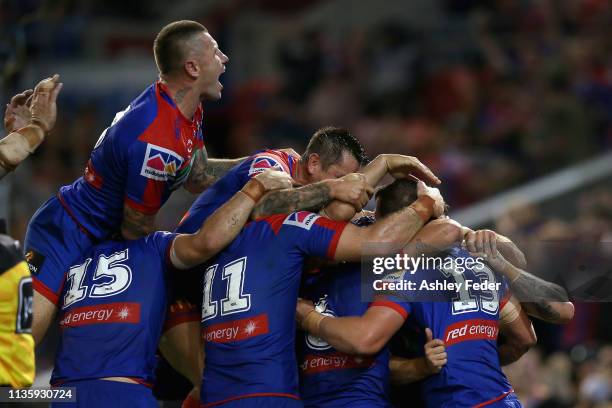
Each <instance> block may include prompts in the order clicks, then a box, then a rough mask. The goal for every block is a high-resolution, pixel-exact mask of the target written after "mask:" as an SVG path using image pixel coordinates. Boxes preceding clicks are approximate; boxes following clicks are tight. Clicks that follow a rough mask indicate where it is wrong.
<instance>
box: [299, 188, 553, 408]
mask: <svg viewBox="0 0 612 408" xmlns="http://www.w3.org/2000/svg"><path fill="white" fill-rule="evenodd" d="M414 197H415V195H414V183H413V182H410V181H407V180H397V181H395V182H394V183H392V184H390V185H389V186H387V187H385V188H383V189H382V190H381V191H380V193H379V194H378V196H377V215H378V216H379V217H385V216H387V215H388V214H390V213H393V211H396V210H397V209H398V208H401V205H402V204H405V203H407V202H410V201H411V200H412V199H414ZM383 219H384V218H383ZM440 224H442V225H444V224H446V225H444V228H445V229H446V230H447V232H445V233H444V234H443V236H442V239H441V240H440V239H432V237H428V235H431V234H438V235H440V234H439V232H440V231H439V228H440ZM449 227H450V228H449ZM449 231H450V232H449ZM470 234H472V235H471V236H469V237H468V240H469V241H470V245H474V242H475V241H478V242H479V244H478V246H479V247H482V246H483V245H482V242H481V241H484V239H483V237H482V236H480V237H476V236H475V235H473V234H475V233H473V232H470ZM479 235H482V234H479ZM461 236H462V229H461V228H460V226H458V225H453V223H452V222H450V221H447V220H435V221H432V222H430V223H429V224H428V225H427V226H425V227H424V228H423V229H422V230H421V231H420V232H419V234H417V236H416V237H415V240H419V241H420V243H424V244H426V248H428V250H431V249H434V250H435V251H439V250H440V249H445V247H447V248H448V252H447V254H448V255H449V256H452V257H455V258H459V257H461V258H466V257H468V256H469V254H468V253H467V252H466V251H465V250H462V249H461V248H459V247H457V243H458V242H460V239H461ZM432 242H434V243H435V244H434V245H433V246H432V245H431V244H432ZM441 244H442V245H441ZM416 249H417V248H410V249H407V250H406V251H407V252H409V253H410V252H411V251H414V250H416ZM418 250H419V251H421V250H422V246H420V249H418ZM415 254H416V252H415ZM483 255H484V253H483ZM500 257H501V255H500ZM502 259H503V258H502ZM500 262H501V261H500ZM508 269H509V270H511V269H510V268H508ZM484 272H485V269H483V270H478V271H476V272H474V270H467V269H466V271H465V272H463V274H462V275H461V276H463V279H462V280H464V281H467V280H468V279H469V277H472V280H473V281H477V282H479V281H480V278H479V276H480V275H482V274H483V273H484ZM489 272H491V271H490V270H489ZM453 274H454V272H452V271H450V272H449V273H448V274H447V275H446V278H445V279H446V280H449V279H455V277H454V275H453ZM392 276H393V278H394V279H400V278H402V279H408V280H412V281H414V282H415V283H416V282H418V279H421V281H424V280H426V281H435V280H440V279H444V276H443V275H441V274H440V272H439V271H437V270H418V271H416V273H415V274H414V275H412V274H409V273H408V274H407V273H400V274H394V275H392ZM487 276H488V278H489V280H490V281H494V280H495V275H493V274H492V273H487ZM498 281H499V279H498ZM501 281H502V282H503V278H502V279H501ZM417 286H418V285H417ZM504 292H505V289H502V291H501V292H499V293H497V292H496V293H494V292H492V291H475V290H471V291H469V292H462V293H461V295H462V297H461V298H460V299H453V300H454V301H452V302H451V301H446V302H440V301H438V302H432V301H426V302H423V300H428V299H423V298H421V299H418V300H420V301H418V302H406V301H405V299H404V300H402V298H401V297H390V298H389V299H386V300H383V301H376V302H373V303H372V304H371V305H370V307H369V308H368V310H367V311H366V312H365V313H364V314H363V316H356V317H342V318H337V319H332V318H330V317H329V314H328V317H326V316H324V315H323V314H320V313H318V312H317V311H316V310H315V309H314V308H313V307H312V306H311V305H308V304H307V303H306V302H301V303H300V306H299V307H298V319H299V320H300V321H301V322H302V325H303V326H304V328H305V329H306V330H307V331H308V333H310V336H312V337H310V338H311V339H312V338H316V337H320V338H322V339H323V340H324V341H325V342H327V343H329V344H330V345H331V346H333V347H334V348H335V349H336V350H338V351H339V352H343V353H348V354H357V355H370V354H373V353H378V352H379V351H380V350H381V349H382V348H383V347H384V345H385V344H386V343H387V342H388V340H389V339H390V338H391V336H392V335H393V334H394V333H395V332H396V331H397V330H398V329H399V328H400V327H401V326H402V325H403V324H404V320H405V319H406V317H407V316H408V314H409V313H410V312H412V313H413V314H414V316H415V320H416V321H417V323H418V324H419V326H421V328H424V329H425V331H426V332H427V333H428V338H431V334H429V332H430V330H433V333H434V334H436V335H437V336H438V337H440V338H441V339H443V340H444V344H445V346H446V348H447V350H446V352H445V353H444V354H443V356H444V357H445V358H446V356H447V355H448V364H447V365H446V366H445V367H444V368H443V369H442V371H441V373H440V374H439V375H435V376H432V377H429V378H428V379H427V380H425V382H424V384H425V385H424V390H425V392H424V397H425V399H426V401H427V404H428V406H431V407H441V406H476V405H477V406H484V405H491V406H493V405H494V404H498V405H499V406H520V405H518V404H519V403H518V401H517V400H516V398H515V397H514V396H513V395H512V391H511V387H510V385H509V384H508V382H507V380H506V378H505V376H504V374H503V372H502V371H501V369H500V363H501V364H508V363H510V362H513V361H516V359H518V358H519V357H520V356H521V355H522V354H523V353H524V352H525V351H526V349H527V348H528V347H529V346H531V345H532V344H535V341H536V339H535V333H534V331H533V328H532V326H531V323H530V322H529V320H528V319H527V317H526V314H525V312H524V311H522V310H521V307H520V304H519V303H518V301H517V300H516V299H514V298H510V296H509V294H508V296H505V297H504V296H503V294H504ZM331 295H335V293H334V292H332V294H328V296H331ZM473 295H477V298H474V299H472V296H473ZM336 296H337V295H336ZM412 298H413V299H414V296H412ZM431 299H432V297H431V296H430V297H429V300H431ZM499 299H502V300H501V301H499ZM509 299H510V301H509ZM436 300H443V299H436ZM449 300H450V299H449ZM556 306H557V307H561V308H563V307H564V306H563V305H562V304H560V303H559V304H558V305H556ZM342 307H343V306H341V310H343V309H342ZM338 315H340V316H342V315H345V316H346V315H349V314H347V313H342V312H341V313H339V314H338ZM498 319H499V320H500V327H499V328H498V322H497V320H498ZM430 327H431V329H430ZM481 329H482V330H481ZM479 330H480V331H479ZM499 330H501V331H502V332H505V334H506V337H507V338H508V341H507V342H506V343H504V344H503V345H501V346H500V347H499V350H498V349H497V347H496V346H497V345H496V340H497V333H498V331H499ZM472 331H473V332H474V333H477V334H474V333H472ZM323 340H319V342H322V341H323ZM311 343H314V342H311ZM498 353H499V356H498ZM475 356H478V358H475ZM311 358H312V357H311ZM445 362H446V361H445ZM305 363H309V360H308V359H306V360H305ZM311 365H312V364H311ZM403 367H410V366H406V365H404V366H402V365H397V364H396V365H395V367H394V368H396V369H399V370H400V371H401V370H402V369H403ZM373 370H374V369H373ZM366 372H367V373H369V371H366ZM373 372H376V371H373ZM380 372H382V371H380ZM306 374H311V375H310V376H309V375H305V376H304V384H305V388H306V389H305V391H304V394H305V395H308V396H311V398H312V401H313V404H312V405H313V406H343V405H342V404H343V403H344V402H346V401H347V399H348V400H349V401H351V406H357V405H358V404H359V402H358V401H359V400H360V399H362V398H363V396H364V395H367V396H369V398H370V399H374V400H376V398H375V397H378V400H377V401H378V402H377V404H374V405H367V404H366V405H365V406H389V404H388V402H387V401H385V400H384V399H383V398H381V397H382V396H383V394H381V393H380V389H381V388H380V386H378V387H374V386H372V379H371V378H368V377H365V379H362V378H360V377H357V380H361V381H362V383H359V381H356V382H357V383H358V385H361V387H357V386H355V387H354V388H353V386H354V384H352V383H350V382H349V383H344V382H342V380H345V379H346V376H344V377H339V378H335V379H336V380H337V382H335V383H334V382H331V383H330V380H329V379H328V378H325V376H324V374H321V373H317V372H316V370H315V371H314V372H312V370H311V372H310V373H306ZM395 374H396V376H398V377H402V376H404V377H405V376H406V375H407V374H406V373H401V372H400V373H395ZM353 378H354V377H353ZM368 381H369V383H370V384H369V385H370V387H365V386H364V382H365V383H366V384H367V383H368ZM330 384H331V385H330ZM379 384H380V383H379ZM374 385H378V384H376V383H374ZM343 390H347V391H348V392H345V393H342V392H340V391H343ZM319 394H320V395H319ZM351 398H352V400H351ZM321 401H324V403H321Z"/></svg>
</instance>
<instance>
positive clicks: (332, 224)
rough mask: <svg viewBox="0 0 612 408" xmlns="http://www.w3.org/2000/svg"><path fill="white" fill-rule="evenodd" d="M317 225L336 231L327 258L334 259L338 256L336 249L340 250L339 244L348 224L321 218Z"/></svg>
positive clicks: (316, 222) (318, 219)
mask: <svg viewBox="0 0 612 408" xmlns="http://www.w3.org/2000/svg"><path fill="white" fill-rule="evenodd" d="M315 224H317V225H320V226H322V227H324V228H327V229H330V230H332V231H334V236H333V237H332V240H331V242H330V243H329V248H328V249H327V258H329V259H334V256H336V249H337V248H338V242H340V237H341V236H342V231H344V229H345V228H346V226H347V225H348V223H347V222H344V221H334V220H330V219H329V218H325V217H319V218H317V220H316V221H315Z"/></svg>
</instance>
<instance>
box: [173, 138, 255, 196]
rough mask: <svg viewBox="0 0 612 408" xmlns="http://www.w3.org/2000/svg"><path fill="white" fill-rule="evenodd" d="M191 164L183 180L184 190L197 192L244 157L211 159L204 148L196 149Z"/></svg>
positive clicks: (208, 185) (210, 184) (211, 183)
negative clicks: (185, 178)
mask: <svg viewBox="0 0 612 408" xmlns="http://www.w3.org/2000/svg"><path fill="white" fill-rule="evenodd" d="M193 156H194V159H193V165H192V166H191V171H190V172H189V177H188V178H187V181H185V184H184V187H185V190H187V191H189V192H190V193H193V194H199V193H201V192H202V191H204V190H206V189H207V188H208V187H210V186H212V185H213V184H214V183H215V182H216V181H217V180H219V179H220V178H221V177H223V176H224V175H225V174H226V173H227V172H228V171H229V170H230V169H231V168H232V167H234V166H236V165H238V164H240V163H242V162H243V161H244V160H245V159H246V157H241V158H239V159H211V158H209V157H208V153H207V152H206V148H205V147H203V148H202V149H198V150H196V151H195V152H194V154H193Z"/></svg>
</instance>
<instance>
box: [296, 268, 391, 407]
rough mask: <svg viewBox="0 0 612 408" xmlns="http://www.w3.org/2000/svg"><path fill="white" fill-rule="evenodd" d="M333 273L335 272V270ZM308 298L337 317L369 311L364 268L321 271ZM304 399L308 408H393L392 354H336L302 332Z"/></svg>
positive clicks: (333, 350)
mask: <svg viewBox="0 0 612 408" xmlns="http://www.w3.org/2000/svg"><path fill="white" fill-rule="evenodd" d="M329 269H333V271H330V270H329ZM322 274H323V275H322V276H321V277H320V279H319V281H318V282H316V283H314V284H312V285H309V287H308V288H307V289H306V290H305V294H304V297H306V298H308V299H310V300H312V301H313V302H314V303H315V307H316V310H317V311H318V312H319V313H322V314H324V315H328V316H334V317H344V316H361V315H363V314H364V313H365V312H366V311H367V309H368V306H369V302H365V301H362V287H361V286H362V284H364V285H367V282H363V283H362V281H361V279H360V278H361V265H360V264H359V263H347V264H340V265H337V266H334V267H331V268H325V269H324V270H322ZM300 335H301V341H302V347H301V348H299V349H301V354H302V355H301V359H300V368H301V384H300V389H301V391H302V398H303V399H304V406H306V407H347V406H350V407H389V406H390V404H389V401H388V397H387V396H388V381H389V352H388V349H387V347H384V348H383V349H382V350H381V351H380V352H379V353H377V354H376V355H375V356H371V357H363V356H354V355H349V354H345V353H341V352H339V351H336V350H335V349H334V348H333V347H331V346H330V345H329V344H328V343H327V342H325V341H324V340H322V339H320V338H317V337H314V336H312V335H309V334H307V333H300Z"/></svg>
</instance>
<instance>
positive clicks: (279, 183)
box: [255, 169, 293, 191]
mask: <svg viewBox="0 0 612 408" xmlns="http://www.w3.org/2000/svg"><path fill="white" fill-rule="evenodd" d="M255 179H256V180H257V181H259V182H260V183H261V184H262V185H263V187H264V189H265V190H266V191H270V190H279V189H283V188H291V186H292V185H293V179H292V178H291V176H290V175H289V174H287V173H285V172H284V171H278V170H271V169H268V170H265V171H263V172H261V173H259V174H258V175H256V176H255Z"/></svg>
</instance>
